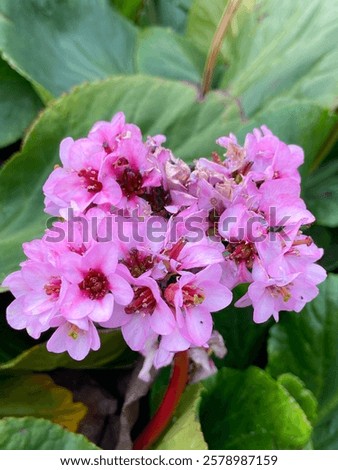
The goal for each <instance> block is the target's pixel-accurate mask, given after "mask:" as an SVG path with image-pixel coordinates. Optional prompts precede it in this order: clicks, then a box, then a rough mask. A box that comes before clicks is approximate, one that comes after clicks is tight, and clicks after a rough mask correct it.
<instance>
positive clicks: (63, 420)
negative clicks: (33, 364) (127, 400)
mask: <svg viewBox="0 0 338 470" xmlns="http://www.w3.org/2000/svg"><path fill="white" fill-rule="evenodd" d="M0 392H1V393H0V417H1V418H3V417H6V416H12V417H24V416H34V417H36V418H46V419H50V420H51V421H53V422H54V423H57V424H60V425H61V426H63V427H65V428H67V429H68V430H69V431H73V432H75V431H76V430H77V428H78V425H79V423H80V421H81V420H82V419H83V418H84V416H85V415H86V413H87V408H86V406H85V405H83V404H82V403H74V402H73V396H72V393H71V392H70V391H69V390H67V389H66V388H64V387H59V386H58V385H56V384H55V383H54V382H53V380H52V379H51V378H50V377H49V376H48V375H23V376H21V377H1V378H0Z"/></svg>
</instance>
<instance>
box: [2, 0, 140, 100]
mask: <svg viewBox="0 0 338 470" xmlns="http://www.w3.org/2000/svg"><path fill="white" fill-rule="evenodd" d="M135 39H136V29H135V27H134V26H133V25H132V24H130V23H129V22H128V21H127V20H126V19H125V18H123V17H122V16H120V14H119V13H117V11H115V10H114V9H113V7H112V6H111V4H110V2H109V0H96V1H92V0H61V1H58V0H25V1H24V2H18V1H14V2H13V1H12V0H3V1H2V2H1V5H0V50H2V51H3V57H4V58H5V59H6V60H7V61H8V62H9V63H10V64H11V65H12V66H13V67H14V68H16V69H17V70H18V71H19V72H20V73H21V74H22V75H23V76H25V77H26V78H28V79H29V80H31V81H32V83H33V84H34V85H35V86H36V87H37V90H38V91H39V92H40V93H41V94H42V96H43V97H44V98H45V99H46V98H48V96H50V94H51V95H53V96H58V95H59V94H61V93H62V92H64V91H67V90H69V89H70V88H71V87H72V86H73V85H76V84H78V83H81V82H84V81H88V80H95V79H98V78H105V77H107V76H109V75H113V74H117V73H132V72H133V71H134V64H133V54H134V48H135Z"/></svg>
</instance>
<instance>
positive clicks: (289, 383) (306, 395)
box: [277, 373, 317, 424]
mask: <svg viewBox="0 0 338 470" xmlns="http://www.w3.org/2000/svg"><path fill="white" fill-rule="evenodd" d="M277 382H278V383H280V384H281V385H283V387H284V388H285V389H286V390H287V391H288V392H289V394H290V395H291V396H292V397H293V398H294V399H295V400H296V402H297V403H298V404H299V405H300V407H301V408H302V410H303V411H304V413H305V414H306V416H307V418H308V420H309V421H310V423H311V424H313V423H314V422H315V421H316V419H317V400H316V398H315V396H314V395H313V393H312V392H311V391H310V390H308V389H307V388H305V386H304V382H302V381H301V380H300V379H299V378H298V377H296V376H295V375H293V374H290V373H286V374H282V375H280V376H279V377H278V379H277Z"/></svg>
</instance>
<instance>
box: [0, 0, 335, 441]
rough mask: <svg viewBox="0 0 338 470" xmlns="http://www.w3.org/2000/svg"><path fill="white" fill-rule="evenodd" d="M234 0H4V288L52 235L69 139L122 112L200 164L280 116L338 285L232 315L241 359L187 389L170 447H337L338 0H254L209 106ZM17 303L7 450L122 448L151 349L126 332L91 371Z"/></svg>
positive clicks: (225, 321)
mask: <svg viewBox="0 0 338 470" xmlns="http://www.w3.org/2000/svg"><path fill="white" fill-rule="evenodd" d="M226 3H227V0H213V1H210V2H209V1H205V0H172V1H169V0H157V1H156V0H148V1H142V0H127V1H122V0H112V1H110V0H25V2H22V1H20V0H0V51H1V59H0V111H1V112H0V147H1V151H0V155H1V156H0V158H1V162H2V165H1V168H0V221H1V225H0V282H1V280H2V279H3V278H4V276H5V275H7V274H8V273H9V272H11V271H13V270H15V269H17V267H18V263H19V262H20V261H22V260H23V253H22V250H21V244H22V242H24V241H27V240H30V239H32V238H35V237H39V236H41V235H42V233H43V230H44V228H45V227H46V223H47V216H46V215H45V214H44V213H43V197H42V192H41V187H42V184H43V182H44V181H45V179H46V177H47V175H48V174H49V173H50V172H51V170H52V168H53V166H54V164H56V163H57V162H58V146H59V142H60V140H61V139H62V138H64V137H66V136H69V135H71V136H72V137H74V138H77V137H80V136H83V135H84V134H85V133H86V132H87V131H88V130H89V128H90V127H91V125H92V123H93V122H95V121H96V120H99V119H110V118H111V116H112V115H113V114H114V113H115V112H117V111H119V110H122V111H124V112H125V114H126V116H127V119H128V120H129V121H133V122H136V123H137V124H138V125H139V126H140V127H141V128H142V131H143V132H144V134H155V133H164V134H166V135H167V137H168V141H167V142H168V146H170V147H171V148H172V149H173V151H174V152H175V154H176V155H177V156H179V157H181V158H184V159H185V160H186V161H188V162H190V163H191V162H193V160H194V158H196V157H199V156H204V155H207V154H210V152H212V151H213V150H215V146H214V144H213V142H214V140H215V138H216V137H218V136H220V135H225V134H227V133H229V132H230V131H231V132H233V133H235V134H237V135H238V137H239V138H243V137H244V135H245V133H246V132H248V131H250V130H252V128H253V127H255V126H259V125H261V124H266V125H267V126H268V127H270V128H271V130H272V131H273V132H274V133H276V134H277V135H278V136H279V137H280V138H281V139H283V140H285V141H286V142H288V143H295V144H298V145H301V146H303V147H304V149H305V153H306V161H305V164H304V165H303V167H302V169H301V172H302V176H303V197H304V198H305V201H306V203H307V205H308V207H309V209H310V210H311V211H313V213H314V214H315V216H316V218H317V222H316V224H315V225H314V226H313V227H311V228H310V229H309V230H308V233H309V234H310V235H311V236H312V237H313V238H314V240H315V241H316V243H317V244H318V245H319V246H322V247H324V248H325V255H324V257H323V259H322V260H321V263H322V265H323V266H324V267H325V268H326V269H327V270H328V271H329V273H330V274H329V277H328V279H327V281H326V282H325V283H324V284H322V286H321V287H320V291H321V293H320V296H319V297H318V298H317V299H315V300H314V301H313V302H312V303H311V304H309V305H308V306H307V307H306V308H305V309H304V310H303V312H302V313H301V314H300V315H298V314H295V313H291V314H290V313H289V314H285V315H282V318H281V321H280V322H279V323H278V324H275V325H273V324H272V323H267V324H264V325H255V324H253V322H252V312H251V311H250V308H247V309H243V310H242V309H241V310H237V309H235V308H233V307H230V308H228V309H227V310H226V311H225V312H223V313H220V314H218V315H217V316H215V319H216V328H217V329H218V330H219V331H220V332H221V333H222V334H223V336H224V338H225V341H226V345H227V347H228V351H229V352H228V355H227V356H226V357H225V359H224V360H222V361H218V363H217V366H218V367H219V372H218V374H217V375H215V376H214V377H212V378H211V379H209V380H207V381H205V382H203V384H198V385H194V386H191V387H189V388H188V389H187V391H186V392H185V395H184V397H183V400H182V402H181V404H180V406H179V408H178V409H177V412H176V417H175V420H174V421H173V422H172V424H171V425H170V426H169V428H168V430H167V431H166V433H165V435H164V436H163V437H162V438H161V439H160V441H159V442H158V443H157V444H156V446H155V447H156V448H159V449H179V448H183V449H204V448H207V446H208V447H209V448H211V449H302V448H315V449H337V448H338V372H337V368H338V339H337V338H338V315H337V313H338V312H337V310H338V300H337V291H338V276H337V274H335V272H337V268H338V260H337V255H336V253H337V248H338V247H337V233H338V228H337V226H338V211H337V199H338V197H337V192H338V162H337V160H336V159H335V156H336V152H337V143H336V139H337V133H338V125H337V121H338V118H337V114H336V107H337V97H338V81H337V72H338V70H337V69H338V50H337V47H336V44H337V42H338V3H337V2H336V1H335V0H311V2H308V1H306V0H283V2H280V1H279V0H243V2H242V5H241V7H240V9H239V11H238V13H237V15H236V17H235V19H234V20H233V21H232V24H231V29H230V30H229V31H228V33H227V35H226V38H225V40H224V42H223V45H222V49H221V53H220V57H219V60H218V63H217V67H216V71H215V74H214V79H213V83H212V88H213V90H212V91H210V92H209V93H208V94H207V96H206V97H205V98H203V99H202V97H201V93H200V88H199V87H200V84H201V81H202V74H203V67H204V63H205V60H206V56H207V52H208V49H209V45H210V42H211V39H212V36H213V34H214V31H215V28H216V26H217V24H218V21H219V19H220V17H221V14H222V11H223V9H224V7H225V6H226ZM9 157H10V158H9ZM236 295H239V292H237V294H236ZM10 301H11V296H10V294H9V293H2V294H1V295H0V303H1V316H0V417H1V418H2V419H0V449H24V448H26V449H43V448H47V449H52V448H58V449H84V448H90V449H94V448H95V445H94V444H92V443H90V442H89V441H88V440H87V439H86V438H85V437H83V434H85V435H86V436H87V437H89V439H90V440H91V441H93V442H94V443H96V444H97V445H99V446H101V447H103V448H113V447H114V445H115V444H116V442H117V438H116V435H117V434H118V431H119V428H120V422H121V416H122V414H123V401H124V399H125V396H126V394H127V395H128V390H129V389H130V386H131V384H132V383H133V380H134V379H133V368H134V366H135V364H136V363H137V358H136V357H135V355H134V354H132V353H131V352H130V351H128V350H127V348H126V345H125V344H124V342H123V340H122V338H121V336H120V334H119V333H118V332H116V331H111V332H108V333H106V334H102V348H101V349H100V351H98V352H96V353H91V354H90V356H89V357H88V358H87V359H86V360H85V361H83V362H81V363H76V362H75V361H72V360H71V359H69V357H68V356H66V355H64V354H62V355H52V354H49V353H47V351H46V349H45V346H44V343H43V341H42V342H41V344H36V342H33V341H32V340H31V339H30V338H29V337H28V336H27V335H26V334H25V333H23V332H16V331H13V330H11V329H9V327H8V326H7V325H6V321H5V309H6V306H7V305H8V303H9V302H10ZM44 339H45V338H43V340H44ZM167 380H168V370H164V371H162V372H161V374H160V375H159V377H158V378H157V380H156V382H155V384H154V386H153V388H152V392H151V394H148V395H147V396H146V397H145V398H143V399H142V400H143V401H142V407H141V410H143V411H142V412H141V413H140V416H139V419H138V422H137V423H136V427H134V429H133V431H132V435H133V436H135V435H136V434H137V432H139V430H140V429H141V427H142V426H144V423H145V422H146V420H147V419H148V417H149V414H150V413H151V411H152V410H154V408H156V403H158V401H159V399H160V397H161V395H162V393H163V387H164V385H165V383H166V381H167ZM84 403H85V404H84ZM94 423H96V424H94ZM60 425H61V427H60ZM23 429H25V430H26V432H25V434H24V436H25V437H24V438H23V437H20V438H18V436H22V434H20V433H18V431H20V430H23ZM76 431H77V433H75V432H76ZM81 433H82V434H81ZM47 434H48V439H46V435H47Z"/></svg>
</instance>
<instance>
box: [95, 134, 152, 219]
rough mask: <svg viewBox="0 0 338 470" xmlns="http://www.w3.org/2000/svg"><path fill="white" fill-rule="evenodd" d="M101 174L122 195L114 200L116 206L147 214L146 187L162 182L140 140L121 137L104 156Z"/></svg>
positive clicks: (149, 210)
mask: <svg viewBox="0 0 338 470" xmlns="http://www.w3.org/2000/svg"><path fill="white" fill-rule="evenodd" d="M100 175H101V177H102V178H103V179H108V180H109V181H115V183H116V184H118V186H119V188H120V191H121V193H122V198H121V199H120V200H119V201H116V202H115V203H113V204H114V205H116V207H117V208H119V209H126V210H127V211H132V210H133V209H140V211H141V213H142V212H144V211H146V212H148V214H150V212H151V208H150V207H149V204H148V203H147V201H146V198H145V196H146V195H147V194H149V193H148V188H153V187H158V186H160V185H161V173H160V171H159V169H158V168H156V164H155V163H154V161H153V160H152V158H149V156H148V149H147V147H146V146H145V144H143V142H142V141H136V140H133V139H126V140H123V141H121V143H120V145H119V147H118V149H117V151H116V152H114V153H112V154H111V155H109V156H108V157H107V158H106V160H105V163H104V165H103V167H102V171H101V172H100Z"/></svg>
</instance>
